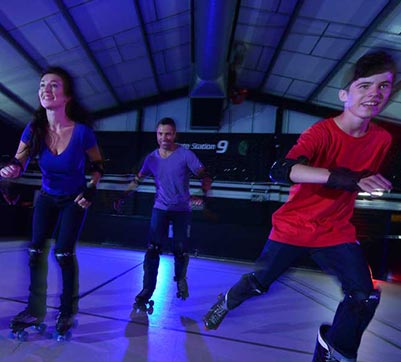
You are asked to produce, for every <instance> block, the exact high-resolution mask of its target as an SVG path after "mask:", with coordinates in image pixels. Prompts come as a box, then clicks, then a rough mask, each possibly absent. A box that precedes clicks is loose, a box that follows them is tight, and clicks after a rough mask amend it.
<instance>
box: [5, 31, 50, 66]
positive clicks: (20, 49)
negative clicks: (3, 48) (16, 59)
mask: <svg viewBox="0 0 401 362" xmlns="http://www.w3.org/2000/svg"><path fill="white" fill-rule="evenodd" d="M0 35H1V36H2V37H3V38H4V39H5V40H6V41H7V42H8V43H9V44H10V45H11V46H12V47H13V48H14V49H15V50H16V51H17V52H18V53H19V55H21V57H22V58H23V59H24V60H26V61H27V62H28V63H29V64H30V65H31V66H32V68H33V69H34V70H35V71H37V72H38V73H39V74H40V73H41V72H42V67H41V66H40V64H39V63H38V62H36V61H35V60H34V59H33V58H32V57H31V55H30V54H29V53H28V52H27V51H26V50H25V49H24V48H23V47H22V46H21V45H20V44H19V43H18V42H17V41H16V40H15V39H14V38H13V37H12V36H11V35H10V34H9V33H8V31H7V30H6V29H5V28H4V27H3V25H1V24H0Z"/></svg>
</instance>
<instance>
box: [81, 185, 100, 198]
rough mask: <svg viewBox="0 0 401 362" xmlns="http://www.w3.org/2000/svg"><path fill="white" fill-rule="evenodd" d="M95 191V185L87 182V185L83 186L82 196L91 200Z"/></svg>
mask: <svg viewBox="0 0 401 362" xmlns="http://www.w3.org/2000/svg"><path fill="white" fill-rule="evenodd" d="M96 193H97V189H96V185H95V184H93V183H91V182H90V183H88V185H87V186H86V187H85V190H84V193H83V195H82V197H83V198H84V199H85V200H86V201H89V202H92V201H93V199H94V198H95V196H96Z"/></svg>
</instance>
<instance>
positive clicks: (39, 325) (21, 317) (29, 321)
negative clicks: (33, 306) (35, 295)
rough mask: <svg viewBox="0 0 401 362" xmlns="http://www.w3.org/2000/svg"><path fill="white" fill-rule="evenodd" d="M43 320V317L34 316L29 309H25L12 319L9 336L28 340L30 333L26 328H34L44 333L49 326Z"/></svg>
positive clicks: (41, 333)
mask: <svg viewBox="0 0 401 362" xmlns="http://www.w3.org/2000/svg"><path fill="white" fill-rule="evenodd" d="M43 320H44V318H43V317H42V318H39V317H34V316H33V315H31V313H30V312H29V310H28V309H25V310H23V311H22V312H20V313H18V314H17V315H16V316H15V317H14V318H13V319H12V320H11V322H10V329H11V332H10V334H9V337H10V338H12V339H18V340H19V341H23V342H25V341H27V340H28V336H29V333H28V332H27V331H26V330H25V329H26V328H32V329H33V330H35V331H37V332H38V333H39V334H40V335H44V334H45V332H46V328H47V326H46V324H45V323H43Z"/></svg>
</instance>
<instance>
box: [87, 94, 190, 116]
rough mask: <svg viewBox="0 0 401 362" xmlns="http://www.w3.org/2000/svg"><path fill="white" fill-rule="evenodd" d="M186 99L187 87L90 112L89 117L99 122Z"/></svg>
mask: <svg viewBox="0 0 401 362" xmlns="http://www.w3.org/2000/svg"><path fill="white" fill-rule="evenodd" d="M185 97H188V87H184V88H180V89H176V90H173V91H168V92H166V93H160V94H157V95H154V96H151V97H147V98H141V99H137V100H134V101H130V102H125V103H123V104H122V105H121V106H119V107H113V108H108V109H102V110H100V111H97V112H92V114H91V116H92V118H93V119H94V120H100V119H102V118H107V117H111V116H114V115H116V114H121V113H125V112H131V111H134V110H140V109H142V108H144V107H148V106H151V105H155V104H159V103H162V102H166V101H170V100H173V99H178V98H185Z"/></svg>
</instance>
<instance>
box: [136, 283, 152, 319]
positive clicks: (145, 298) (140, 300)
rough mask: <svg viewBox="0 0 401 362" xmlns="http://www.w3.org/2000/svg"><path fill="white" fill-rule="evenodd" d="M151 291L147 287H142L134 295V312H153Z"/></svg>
mask: <svg viewBox="0 0 401 362" xmlns="http://www.w3.org/2000/svg"><path fill="white" fill-rule="evenodd" d="M152 294H153V292H151V291H150V290H149V289H146V288H144V289H142V290H141V291H140V292H139V294H138V295H137V296H136V297H135V303H134V305H133V309H134V312H135V313H138V312H145V313H147V314H152V313H153V306H154V304H155V302H154V301H153V300H151V299H150V297H151V296H152Z"/></svg>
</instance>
